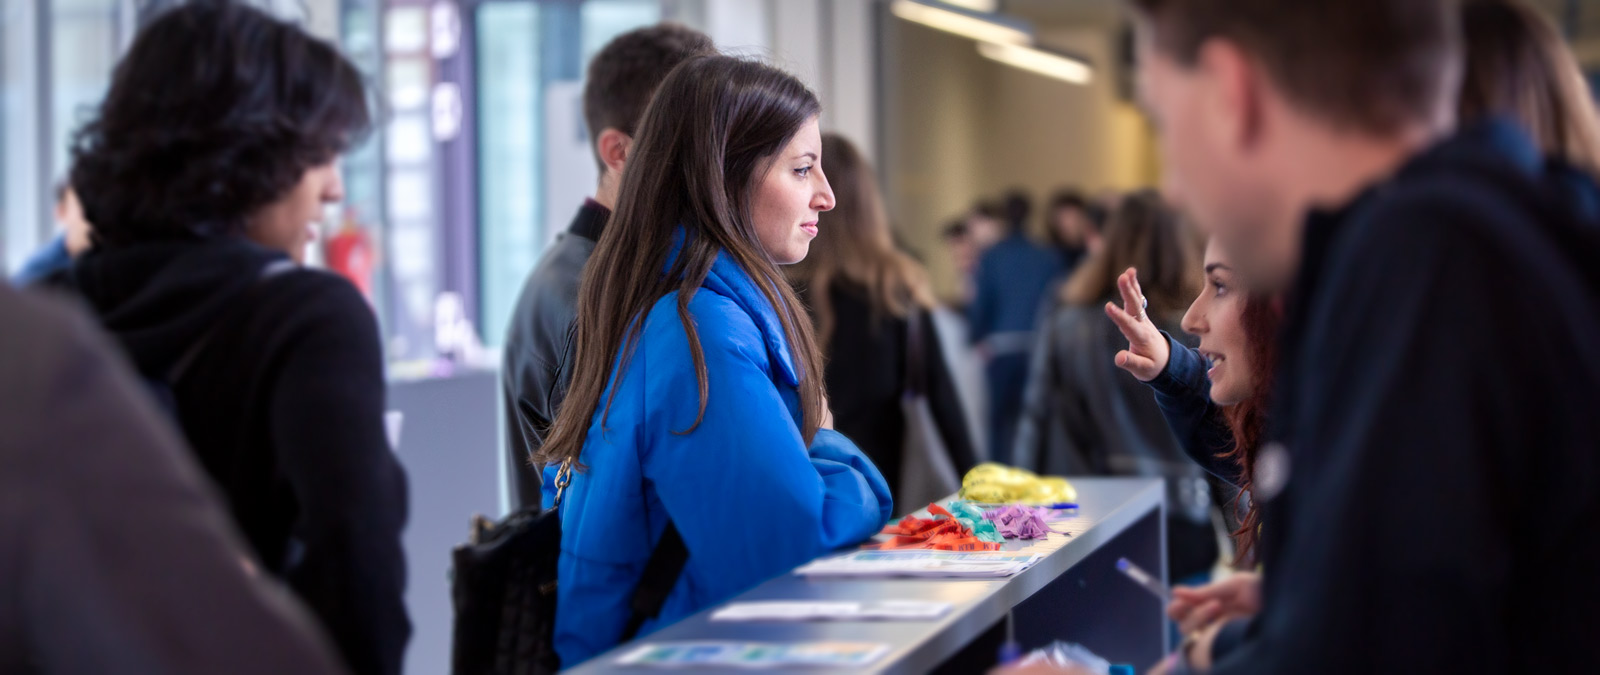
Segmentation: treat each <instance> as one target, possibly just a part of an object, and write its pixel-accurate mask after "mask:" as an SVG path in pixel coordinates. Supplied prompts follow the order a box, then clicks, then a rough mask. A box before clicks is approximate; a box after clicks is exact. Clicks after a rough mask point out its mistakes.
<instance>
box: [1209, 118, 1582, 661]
mask: <svg viewBox="0 0 1600 675" xmlns="http://www.w3.org/2000/svg"><path fill="white" fill-rule="evenodd" d="M1597 194H1600V188H1596V186H1595V184H1594V183H1593V181H1592V180H1591V179H1589V178H1588V177H1586V176H1582V175H1581V174H1578V173H1577V172H1574V171H1572V170H1570V169H1565V168H1563V167H1560V166H1557V165H1551V164H1546V163H1545V162H1544V160H1543V159H1542V158H1541V157H1540V156H1539V154H1538V151H1537V150H1536V149H1535V148H1534V146H1533V145H1532V144H1531V143H1530V142H1529V141H1528V140H1527V138H1526V137H1525V136H1524V135H1523V134H1522V133H1521V132H1520V131H1518V130H1517V129H1516V128H1515V127H1512V126H1511V125H1509V124H1506V123H1501V122H1495V123H1489V124H1485V125H1481V126H1477V127H1474V128H1471V129H1468V130H1465V131H1464V132H1462V133H1461V134H1459V135H1458V136H1457V137H1455V138H1453V139H1451V140H1449V141H1447V142H1445V143H1442V144H1440V145H1439V146H1438V147H1436V148H1434V149H1432V150H1430V151H1428V152H1426V153H1423V154H1422V155H1420V156H1419V157H1417V158H1415V159H1413V160H1411V161H1410V162H1409V163H1408V164H1407V165H1406V166H1405V167H1404V168H1402V169H1401V170H1400V171H1399V172H1398V173H1397V174H1396V175H1395V176H1394V177H1393V178H1391V179H1390V180H1388V181H1385V182H1384V183H1382V184H1381V185H1379V186H1377V187H1374V188H1373V189H1371V190H1369V191H1367V192H1366V193H1365V194H1364V195H1363V196H1361V197H1360V198H1358V199H1356V200H1355V201H1354V202H1353V203H1351V204H1350V205H1349V206H1347V207H1346V208H1344V209H1343V210H1340V211H1338V212H1330V213H1319V214H1314V215H1312V216H1311V218H1310V219H1309V221H1308V225H1307V229H1306V236H1305V250H1304V255H1303V258H1302V264H1301V269H1300V276H1299V279H1298V281H1297V282H1296V286H1295V289H1294V292H1293V295H1291V303H1290V312H1289V315H1288V317H1287V320H1286V327H1285V328H1286V332H1285V335H1284V340H1283V343H1282V346H1283V349H1282V351H1281V352H1280V353H1281V355H1282V360H1281V361H1280V365H1279V378H1278V381H1277V385H1276V390H1275V391H1276V395H1277V400H1276V403H1275V406H1274V408H1273V411H1272V415H1271V416H1270V419H1271V423H1270V426H1271V436H1272V438H1273V439H1275V442H1273V443H1269V444H1267V445H1266V446H1263V448H1262V449H1261V451H1260V454H1259V455H1258V457H1257V460H1256V476H1255V485H1256V495H1255V496H1256V498H1257V499H1259V500H1260V501H1261V502H1262V503H1263V509H1264V510H1265V514H1264V519H1263V520H1264V523H1265V525H1264V531H1263V534H1262V545H1263V558H1264V560H1265V564H1266V569H1265V573H1264V583H1263V588H1262V601H1263V608H1262V611H1261V613H1260V615H1259V616H1258V617H1257V618H1256V620H1255V621H1254V622H1253V623H1250V624H1234V625H1232V626H1230V628H1229V629H1228V630H1226V631H1224V635H1229V634H1232V635H1234V636H1236V637H1238V638H1239V639H1238V640H1237V641H1234V640H1232V639H1229V640H1223V639H1222V638H1219V648H1220V651H1222V652H1223V654H1222V655H1221V656H1219V659H1218V661H1217V664H1216V667H1215V669H1214V672H1218V673H1311V674H1315V673H1417V672H1438V673H1446V672H1448V673H1468V672H1478V673H1573V672H1592V671H1593V670H1594V661H1595V658H1594V645H1593V642H1594V638H1595V636H1597V635H1600V620H1597V619H1596V618H1595V616H1596V615H1595V608H1596V607H1600V394H1597V392H1600V350H1597V349H1595V346H1594V340H1595V338H1596V336H1600V228H1597V227H1596V226H1595V223H1594V220H1593V218H1594V215H1595V210H1594V209H1595V205H1596V204H1597V203H1600V201H1597V200H1596V198H1595V197H1596V195H1597ZM1269 474H1270V475H1269ZM1240 628H1242V630H1240ZM1223 641H1225V642H1229V643H1230V646H1224V645H1223V644H1222V642H1223Z"/></svg>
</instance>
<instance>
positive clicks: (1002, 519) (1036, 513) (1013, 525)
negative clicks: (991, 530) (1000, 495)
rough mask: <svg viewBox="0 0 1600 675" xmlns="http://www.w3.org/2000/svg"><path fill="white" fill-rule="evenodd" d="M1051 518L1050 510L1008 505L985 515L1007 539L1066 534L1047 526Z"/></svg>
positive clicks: (986, 512)
mask: <svg viewBox="0 0 1600 675" xmlns="http://www.w3.org/2000/svg"><path fill="white" fill-rule="evenodd" d="M1049 516H1050V510H1049V509H1046V508H1043V507H1036V506H1022V505H1021V504H1008V505H1006V506H1002V507H1000V508H998V509H991V510H989V511H985V512H984V514H983V517H984V518H986V519H988V520H989V521H990V522H992V523H994V526H995V529H998V530H1000V534H1001V535H1002V536H1004V537H1005V538H1007V539H1044V538H1045V537H1048V536H1050V533H1051V532H1055V533H1056V534H1066V533H1065V532H1062V531H1060V530H1054V529H1051V528H1050V526H1049V525H1048V524H1046V522H1047V519H1048V518H1049Z"/></svg>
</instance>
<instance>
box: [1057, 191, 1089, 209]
mask: <svg viewBox="0 0 1600 675" xmlns="http://www.w3.org/2000/svg"><path fill="white" fill-rule="evenodd" d="M1063 209H1077V210H1079V211H1082V212H1084V213H1088V212H1089V200H1088V199H1086V198H1084V196H1083V193H1082V192H1079V191H1077V190H1073V189H1071V188H1067V189H1064V190H1061V191H1059V192H1057V193H1056V194H1055V196H1052V197H1051V198H1050V211H1051V212H1052V213H1054V212H1056V211H1060V210H1063Z"/></svg>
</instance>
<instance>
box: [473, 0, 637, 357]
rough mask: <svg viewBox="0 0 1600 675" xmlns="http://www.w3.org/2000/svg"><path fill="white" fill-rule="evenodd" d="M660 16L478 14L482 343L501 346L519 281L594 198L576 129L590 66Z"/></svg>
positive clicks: (489, 10) (533, 8)
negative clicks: (615, 41)
mask: <svg viewBox="0 0 1600 675" xmlns="http://www.w3.org/2000/svg"><path fill="white" fill-rule="evenodd" d="M661 13H662V5H661V2H660V0H586V1H585V2H583V3H582V4H581V5H580V6H578V7H577V11H572V5H571V4H569V3H563V2H548V3H545V2H530V1H527V0H523V1H519V2H489V3H486V4H483V5H481V6H480V7H479V8H478V10H477V17H476V24H477V28H476V31H477V32H476V34H477V40H478V59H477V61H478V81H477V84H478V92H477V99H478V107H479V115H478V118H479V120H480V123H481V127H480V129H479V138H478V165H479V168H478V176H479V193H478V199H479V213H480V221H481V223H480V230H479V255H478V260H479V285H480V295H479V298H480V300H481V305H482V307H481V313H480V316H481V317H482V324H483V337H484V340H485V341H486V342H488V343H489V344H491V345H499V344H501V343H502V342H503V341H504V339H505V333H506V324H507V322H508V321H509V320H510V317H511V312H512V310H513V308H514V307H515V304H516V300H517V296H518V294H520V293H521V291H522V286H523V283H524V282H525V281H526V279H527V275H528V272H529V271H530V270H531V269H533V266H534V264H535V263H536V262H537V261H538V259H539V256H540V255H541V254H542V253H543V252H544V250H545V248H546V246H548V244H549V243H550V242H551V241H553V240H554V239H555V238H556V237H557V236H559V235H560V233H561V232H562V231H563V230H564V229H565V228H566V226H567V223H568V222H570V221H571V219H572V216H573V214H574V213H576V211H577V209H578V208H579V207H580V206H581V205H582V204H583V201H584V199H586V198H587V197H589V196H590V195H593V194H594V190H595V183H596V182H597V181H598V179H599V173H598V168H597V167H596V166H595V161H594V153H593V151H592V150H591V149H590V145H589V132H588V130H587V129H585V128H584V123H583V73H584V70H585V68H586V66H587V64H588V62H589V59H590V58H592V57H593V56H594V54H595V53H596V52H598V51H600V49H601V48H602V47H604V46H605V44H606V43H607V42H610V41H611V39H612V38H613V37H616V36H617V35H619V34H621V33H624V32H627V31H629V30H633V29H634V28H638V27H641V26H645V25H649V24H652V23H655V22H657V21H660V20H661ZM528 36H537V37H538V39H535V40H530V39H528Z"/></svg>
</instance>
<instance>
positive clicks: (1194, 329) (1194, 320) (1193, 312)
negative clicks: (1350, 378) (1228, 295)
mask: <svg viewBox="0 0 1600 675" xmlns="http://www.w3.org/2000/svg"><path fill="white" fill-rule="evenodd" d="M1204 297H1205V296H1201V297H1199V298H1195V301H1194V304H1192V305H1189V311H1187V312H1184V314H1183V323H1181V324H1179V325H1181V326H1182V327H1183V332H1185V333H1188V334H1190V335H1200V334H1202V333H1204V332H1205V330H1206V322H1205V308H1204V307H1201V305H1202V304H1203V303H1204V302H1205V300H1204Z"/></svg>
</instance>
